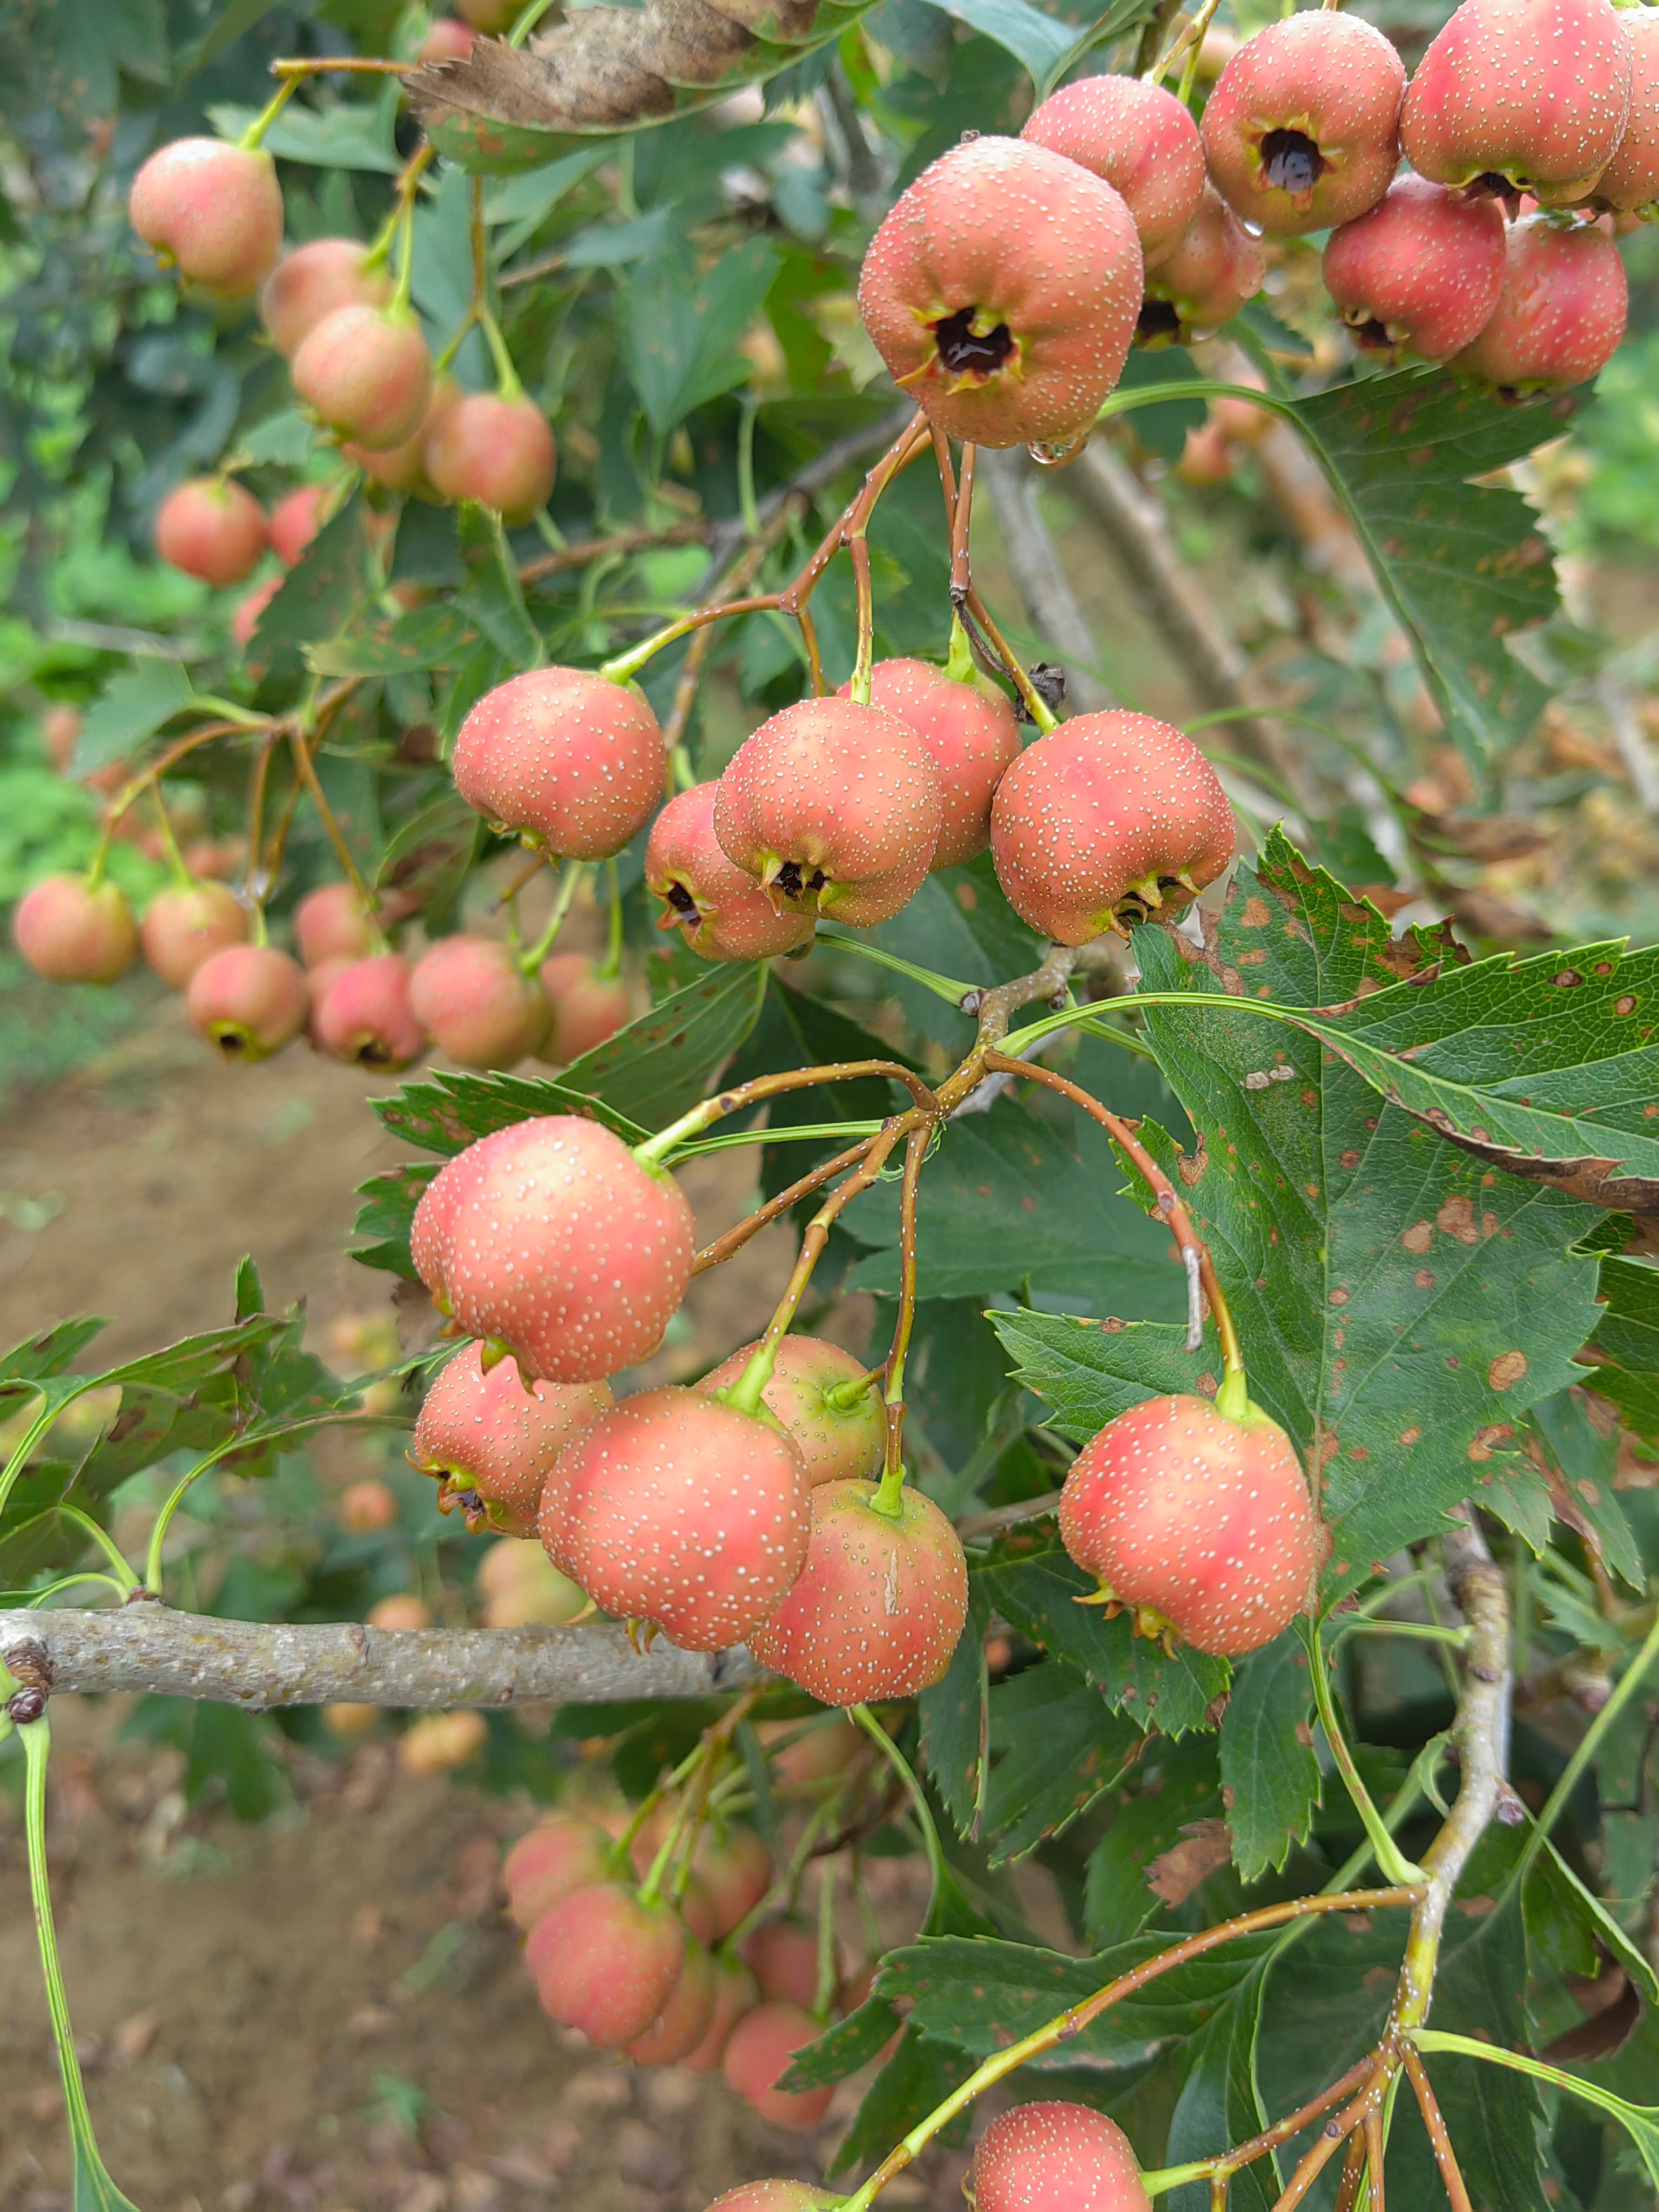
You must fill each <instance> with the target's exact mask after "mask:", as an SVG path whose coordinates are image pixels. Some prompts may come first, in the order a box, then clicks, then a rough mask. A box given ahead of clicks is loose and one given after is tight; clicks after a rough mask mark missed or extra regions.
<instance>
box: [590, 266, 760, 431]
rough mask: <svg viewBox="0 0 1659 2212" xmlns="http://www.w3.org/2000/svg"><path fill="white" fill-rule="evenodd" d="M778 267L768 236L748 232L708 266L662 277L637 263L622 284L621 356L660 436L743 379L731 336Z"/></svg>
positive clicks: (743, 325)
mask: <svg viewBox="0 0 1659 2212" xmlns="http://www.w3.org/2000/svg"><path fill="white" fill-rule="evenodd" d="M777 270H778V253H777V249H776V247H775V246H773V245H772V244H771V242H770V240H767V239H764V238H750V239H748V240H745V241H744V244H743V245H741V246H738V247H736V248H735V249H733V250H732V251H729V252H726V253H723V254H722V255H721V256H720V259H719V260H718V261H716V262H715V264H714V266H713V268H712V269H709V270H706V271H704V272H703V274H702V276H696V277H694V278H691V279H690V281H688V280H687V278H686V277H685V276H680V277H679V278H678V279H677V281H674V282H672V283H669V282H665V273H666V272H665V269H664V267H663V265H662V264H661V263H659V262H651V263H647V264H641V269H640V273H639V274H638V275H637V276H633V275H630V276H629V277H628V278H627V279H626V280H625V282H624V283H623V288H622V293H623V300H622V308H623V325H622V334H623V358H624V360H625V361H626V362H627V364H628V373H629V376H630V378H631V379H632V380H633V384H634V389H635V392H638V394H639V397H640V404H641V407H643V408H644V410H645V416H646V420H647V422H649V423H650V425H651V427H652V428H653V430H654V431H655V432H656V434H657V435H658V436H659V438H660V437H666V435H668V433H669V432H670V431H671V429H672V428H674V426H675V425H676V423H678V422H683V421H684V419H685V417H686V416H688V415H689V414H690V412H691V410H693V408H695V407H701V406H702V405H703V404H705V402H707V401H708V400H710V399H713V398H716V397H717V396H718V395H719V394H720V392H729V391H730V390H731V389H732V386H734V385H738V384H741V383H743V382H744V380H745V379H746V378H747V377H748V375H749V373H750V364H749V362H748V360H747V358H746V356H744V355H743V354H742V353H740V352H739V351H738V344H737V341H738V338H739V337H742V335H743V333H744V331H745V330H747V328H748V327H749V325H750V323H751V322H752V321H753V320H754V319H755V316H756V313H757V311H758V310H759V307H760V304H761V301H763V299H764V298H765V297H766V295H767V293H768V292H769V289H771V284H772V280H773V278H774V277H775V276H776V274H777Z"/></svg>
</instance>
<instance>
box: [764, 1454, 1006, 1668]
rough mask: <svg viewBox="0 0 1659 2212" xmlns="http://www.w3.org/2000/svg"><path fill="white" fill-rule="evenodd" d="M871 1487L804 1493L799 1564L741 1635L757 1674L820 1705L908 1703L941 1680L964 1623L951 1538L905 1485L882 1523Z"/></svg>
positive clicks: (961, 1567)
mask: <svg viewBox="0 0 1659 2212" xmlns="http://www.w3.org/2000/svg"><path fill="white" fill-rule="evenodd" d="M876 1487H877V1486H876V1485H875V1484H874V1483H872V1482H821V1483H820V1484H819V1485H818V1486H817V1489H816V1490H814V1491H812V1492H811V1505H812V1529H811V1541H810V1543H809V1545H808V1547H807V1554H806V1565H805V1567H804V1568H803V1570H802V1571H801V1574H800V1577H799V1580H798V1581H797V1582H796V1583H795V1584H794V1586H793V1589H791V1590H790V1592H789V1595H787V1597H786V1598H785V1599H784V1601H783V1603H782V1604H781V1606H780V1607H778V1609H777V1611H776V1612H775V1613H774V1614H773V1616H772V1618H771V1619H770V1620H769V1621H767V1622H765V1623H764V1624H763V1626H761V1627H759V1628H757V1630H756V1631H755V1632H754V1633H753V1634H752V1635H751V1636H750V1638H749V1648H750V1650H751V1651H752V1652H753V1653H754V1655H755V1656H756V1658H757V1659H758V1660H759V1661H760V1663H761V1665H762V1666H763V1667H769V1668H771V1669H772V1671H773V1672H774V1673H775V1674H787V1676H788V1678H789V1680H791V1681H792V1682H795V1683H798V1684H799V1686H800V1687H801V1688H802V1689H803V1690H805V1692H807V1694H808V1695H809V1696H810V1697H814V1698H816V1699H817V1700H818V1702H819V1703H820V1704H821V1705H866V1704H868V1703H869V1702H870V1701H871V1700H872V1699H877V1698H908V1697H911V1696H913V1695H914V1694H915V1692H917V1691H918V1690H925V1689H927V1688H928V1687H930V1686H931V1685H932V1684H933V1683H934V1682H937V1681H938V1680H939V1679H940V1677H941V1676H942V1675H943V1674H944V1673H945V1669H946V1668H947V1667H949V1665H950V1663H951V1653H952V1652H953V1651H954V1650H956V1648H957V1638H958V1637H959V1636H960V1635H961V1633H962V1626H963V1621H964V1620H966V1619H967V1617H968V1566H967V1561H966V1560H965V1559H964V1558H963V1549H962V1545H961V1542H960V1541H959V1540H958V1538H957V1532H956V1530H955V1529H954V1528H952V1527H951V1523H950V1522H948V1521H947V1520H946V1519H945V1516H944V1514H942V1513H941V1512H940V1511H939V1508H938V1506H937V1505H935V1504H933V1501H932V1499H931V1498H924V1497H923V1496H922V1495H921V1492H920V1491H917V1490H913V1489H911V1488H910V1487H908V1486H906V1487H905V1489H904V1490H903V1491H902V1492H901V1493H900V1507H901V1510H900V1512H899V1514H898V1516H897V1517H896V1519H890V1518H889V1517H888V1516H887V1515H886V1514H884V1513H878V1512H877V1511H876V1510H875V1508H874V1502H873V1501H874V1499H875V1496H876Z"/></svg>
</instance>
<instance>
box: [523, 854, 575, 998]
mask: <svg viewBox="0 0 1659 2212" xmlns="http://www.w3.org/2000/svg"><path fill="white" fill-rule="evenodd" d="M586 866H587V864H586V861H585V860H567V861H566V862H565V868H564V874H563V876H562V878H561V879H560V883H559V888H558V890H556V892H555V893H554V895H553V911H552V912H551V914H550V915H548V917H547V927H546V928H545V929H544V931H543V932H542V933H541V937H540V939H539V941H538V943H537V944H536V945H533V946H532V948H531V950H530V951H528V952H526V953H522V954H520V959H519V966H520V969H522V970H523V972H524V973H525V974H526V975H534V974H535V972H536V970H537V969H538V968H539V967H540V966H541V964H542V963H543V961H544V960H545V959H546V957H547V956H548V954H549V953H550V951H552V950H553V946H554V944H555V942H556V939H557V938H558V934H559V932H560V930H561V929H562V928H563V927H564V918H565V916H566V915H568V913H569V911H570V902H571V901H572V899H574V897H575V896H576V886H577V884H580V881H581V879H582V877H583V875H584V874H585V873H586Z"/></svg>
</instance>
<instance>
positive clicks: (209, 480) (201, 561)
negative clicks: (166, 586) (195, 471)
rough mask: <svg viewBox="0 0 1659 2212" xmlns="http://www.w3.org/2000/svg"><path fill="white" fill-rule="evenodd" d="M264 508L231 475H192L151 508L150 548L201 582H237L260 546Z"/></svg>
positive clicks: (265, 532) (263, 538)
mask: <svg viewBox="0 0 1659 2212" xmlns="http://www.w3.org/2000/svg"><path fill="white" fill-rule="evenodd" d="M268 536H269V532H268V530H267V526H266V523H265V511H264V507H261V506H260V504H259V502H258V500H257V499H255V498H254V496H253V495H252V492H251V491H247V490H245V489H243V487H242V486H241V485H240V484H239V483H237V482H236V481H235V479H234V477H222V478H216V477H192V478H191V481H190V483H181V484H180V485H179V487H178V488H177V489H176V490H173V491H170V492H169V493H168V494H167V497H166V498H165V499H164V500H163V501H161V505H160V507H157V508H156V510H155V550H156V551H157V552H158V553H159V554H160V555H161V558H162V559H163V560H164V561H166V562H168V563H169V565H170V566H171V567H173V568H182V569H183V570H184V572H185V575H187V576H199V577H200V579H201V580H202V581H203V582H204V584H214V585H224V584H240V582H241V580H242V579H243V577H244V576H246V574H248V572H249V570H250V569H251V568H252V567H253V566H254V564H255V563H256V562H258V558H259V556H260V555H261V554H262V553H263V552H264V550H265V545H266V543H267V541H268Z"/></svg>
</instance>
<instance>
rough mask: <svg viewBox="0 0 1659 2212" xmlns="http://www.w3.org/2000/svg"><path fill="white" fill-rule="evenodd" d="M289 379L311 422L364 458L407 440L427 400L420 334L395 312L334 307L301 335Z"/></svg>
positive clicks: (428, 367)
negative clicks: (356, 448)
mask: <svg viewBox="0 0 1659 2212" xmlns="http://www.w3.org/2000/svg"><path fill="white" fill-rule="evenodd" d="M291 374H292V375H293V379H294V389H295V392H297V393H298V394H299V396H300V398H301V399H302V400H304V402H305V404H306V405H307V407H309V408H310V409H311V410H313V413H314V414H315V415H316V416H317V417H318V419H319V421H320V422H324V423H325V424H326V425H327V427H328V428H330V429H331V430H332V431H334V432H335V433H336V434H337V435H338V436H339V437H341V438H345V439H349V440H350V441H352V443H353V444H354V445H357V446H362V447H367V448H368V451H369V452H370V453H385V452H386V450H387V449H388V448H389V447H393V446H400V445H402V444H403V442H404V440H405V439H406V438H409V437H410V436H412V435H413V434H414V433H415V431H416V430H417V429H418V428H420V427H421V424H422V422H424V421H425V419H426V415H427V409H428V402H429V401H430V399H431V398H432V359H431V356H430V355H429V354H428V352H427V349H426V340H425V338H424V337H422V333H421V326H420V325H419V323H418V322H417V321H416V319H415V318H414V316H413V315H412V314H409V313H399V311H398V309H397V308H396V307H368V306H364V305H362V304H359V305H357V306H355V307H336V308H335V310H334V312H333V313H332V314H328V315H325V316H324V317H323V319H322V320H321V321H320V322H319V323H316V324H314V325H313V326H312V328H311V329H310V330H309V331H307V332H306V335H305V337H303V338H302V339H301V342H300V346H299V350H298V351H297V352H296V353H295V356H294V361H293V364H292V369H291Z"/></svg>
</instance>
